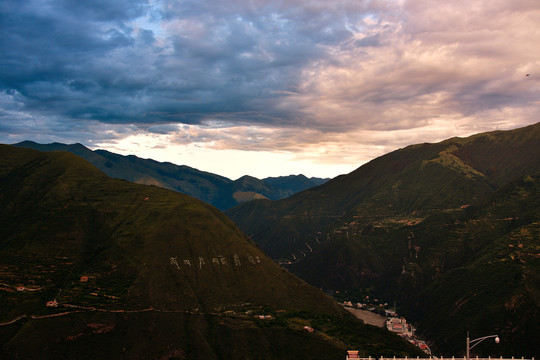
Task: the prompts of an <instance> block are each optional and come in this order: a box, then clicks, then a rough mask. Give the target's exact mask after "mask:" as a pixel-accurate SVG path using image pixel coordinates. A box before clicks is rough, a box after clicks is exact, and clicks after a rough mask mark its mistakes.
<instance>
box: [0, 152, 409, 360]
mask: <svg viewBox="0 0 540 360" xmlns="http://www.w3.org/2000/svg"><path fill="white" fill-rule="evenodd" d="M258 315H261V316H262V315H265V316H264V318H263V319H260V318H259V317H258ZM304 326H311V327H313V328H315V329H317V330H316V331H315V332H313V333H308V332H306V331H305V330H303V327H304ZM348 348H357V349H359V350H361V352H362V353H364V354H365V355H383V354H385V355H388V356H389V355H392V354H399V355H406V354H408V355H415V354H417V352H416V350H415V349H414V348H412V347H410V346H409V344H407V343H406V342H404V341H403V340H401V339H399V338H397V337H395V336H391V335H389V334H388V333H386V332H384V331H382V330H380V329H375V328H372V327H370V326H366V325H364V324H363V323H361V322H359V321H357V320H356V319H354V318H352V317H351V316H349V315H348V314H347V313H345V312H344V311H343V309H341V308H340V307H339V306H338V305H337V304H335V303H334V302H333V301H332V299H330V298H329V297H327V296H326V295H324V294H323V293H322V292H321V291H319V290H318V289H316V288H314V287H312V286H309V285H307V284H306V283H305V282H303V281H302V280H300V279H298V278H296V277H295V276H293V275H291V274H290V273H289V272H288V271H286V270H283V269H282V268H280V267H278V266H277V265H276V264H275V263H274V262H273V261H272V260H271V259H269V258H268V257H266V256H265V254H264V253H263V252H262V251H261V250H260V249H259V248H258V247H256V246H255V244H254V243H253V242H252V241H251V240H250V239H249V238H248V237H247V236H245V235H244V234H243V233H242V232H241V231H240V230H239V229H238V228H237V227H236V225H234V224H233V223H232V222H231V221H230V220H229V219H228V218H227V217H225V216H224V215H223V214H222V213H220V212H219V211H218V210H217V209H215V208H213V207H211V206H209V205H206V204H204V203H203V202H201V201H199V200H196V199H194V198H191V197H189V196H186V195H183V194H180V193H177V192H173V191H169V190H165V189H161V188H158V187H155V186H145V185H138V184H133V183H130V182H127V181H124V180H117V179H111V178H109V177H107V176H106V175H105V174H103V173H102V172H100V171H99V170H98V169H96V168H95V167H94V166H92V165H91V164H89V163H87V162H86V161H83V160H82V159H81V158H79V157H77V156H75V155H73V154H70V153H68V152H55V151H53V152H46V153H45V152H39V151H35V150H31V149H23V148H16V147H12V146H7V145H0V357H1V358H3V359H4V358H22V359H36V358H40V359H43V358H50V359H53V358H55V359H56V358H77V359H85V358H88V359H96V358H114V359H117V358H129V359H137V358H139V359H153V358H178V359H246V358H255V359H257V358H258V359H293V358H298V357H300V358H313V359H341V358H343V356H344V354H345V351H346V349H348Z"/></svg>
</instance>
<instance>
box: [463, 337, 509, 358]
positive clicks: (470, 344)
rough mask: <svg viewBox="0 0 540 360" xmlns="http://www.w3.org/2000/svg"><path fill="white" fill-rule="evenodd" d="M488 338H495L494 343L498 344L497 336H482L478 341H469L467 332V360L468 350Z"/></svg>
mask: <svg viewBox="0 0 540 360" xmlns="http://www.w3.org/2000/svg"><path fill="white" fill-rule="evenodd" d="M489 338H495V343H496V344H498V343H499V342H500V341H501V339H499V335H488V336H483V337H480V338H478V339H474V340H469V332H468V331H467V360H469V352H470V350H471V349H472V348H473V347H475V346H476V345H478V344H480V343H481V342H482V341H484V340H486V339H489Z"/></svg>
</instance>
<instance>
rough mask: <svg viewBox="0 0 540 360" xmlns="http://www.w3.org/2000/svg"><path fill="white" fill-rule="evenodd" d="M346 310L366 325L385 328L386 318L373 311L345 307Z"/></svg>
mask: <svg viewBox="0 0 540 360" xmlns="http://www.w3.org/2000/svg"><path fill="white" fill-rule="evenodd" d="M345 309H347V310H348V311H349V312H350V313H352V314H353V315H354V316H356V317H357V318H358V319H360V320H362V321H363V322H365V323H366V324H369V325H374V326H378V327H380V328H382V327H384V322H385V321H386V317H384V316H382V315H379V314H375V313H373V312H371V311H367V310H360V309H354V308H350V307H345Z"/></svg>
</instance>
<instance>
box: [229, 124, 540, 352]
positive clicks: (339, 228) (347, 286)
mask: <svg viewBox="0 0 540 360" xmlns="http://www.w3.org/2000/svg"><path fill="white" fill-rule="evenodd" d="M539 144H540V124H536V125H532V126H528V127H526V128H522V129H516V130H512V131H496V132H490V133H484V134H478V135H474V136H471V137H468V138H452V139H449V140H446V141H443V142H440V143H437V144H419V145H412V146H409V147H406V148H404V149H400V150H397V151H394V152H392V153H389V154H387V155H384V156H382V157H380V158H377V159H374V160H372V161H371V162H369V163H367V164H365V165H363V166H361V167H360V168H358V169H357V170H355V171H354V172H352V173H350V174H348V175H344V176H340V177H338V178H335V179H333V180H331V181H329V182H328V183H326V184H324V185H322V186H319V187H316V188H313V189H309V190H307V191H304V192H302V193H299V194H296V195H294V196H292V197H290V198H288V199H284V200H280V201H274V202H271V201H264V200H260V201H254V202H250V203H246V204H242V205H240V206H238V207H236V208H233V209H231V210H229V211H227V212H226V214H227V215H228V216H229V217H230V218H231V219H233V220H234V221H235V222H236V223H237V224H239V226H240V228H241V229H243V230H244V231H245V232H246V233H247V234H249V235H250V236H251V238H252V239H254V240H255V241H256V242H257V243H258V244H259V245H260V246H261V248H262V249H263V250H264V251H266V252H267V253H268V254H269V255H270V256H272V257H273V258H274V259H276V260H278V261H280V262H282V263H290V265H289V267H290V269H291V270H292V271H293V272H295V273H296V274H297V275H299V276H300V277H302V278H303V279H304V280H306V281H308V282H310V283H311V284H314V285H316V286H318V287H324V288H328V289H336V290H346V291H349V292H351V293H355V292H356V293H366V291H369V292H374V293H377V294H378V295H379V296H382V297H384V298H385V299H386V300H387V301H388V302H393V301H394V300H397V302H398V303H399V304H400V310H401V311H404V312H405V313H406V315H407V316H408V317H410V318H411V319H414V320H415V321H417V322H418V328H419V331H421V332H422V333H423V334H424V335H425V336H426V337H427V338H428V339H431V340H432V341H433V342H434V343H433V344H432V345H434V348H435V349H437V350H438V351H441V352H443V353H445V354H447V355H459V350H460V349H461V351H462V348H463V338H464V336H463V334H465V333H466V331H467V330H468V329H469V330H471V332H473V333H474V332H476V333H479V334H483V332H484V331H488V330H490V329H491V330H493V329H494V328H497V329H499V330H500V333H501V334H503V335H504V336H505V337H506V339H507V340H508V341H507V342H505V343H501V345H500V346H499V347H498V348H497V349H498V350H497V351H499V352H502V353H503V354H506V355H510V356H512V355H520V356H522V355H523V356H529V357H530V356H533V355H534V354H537V353H539V351H538V350H539V348H538V345H537V344H536V343H535V342H532V341H530V339H535V338H538V337H537V336H536V335H537V334H538V330H537V329H536V332H534V331H532V330H533V328H532V327H531V324H532V323H534V322H535V321H536V322H537V321H538V302H534V301H532V300H531V299H538V296H537V292H538V281H537V277H535V276H536V275H531V274H538V273H539V272H540V267H539V264H538V260H537V255H536V257H535V256H532V255H531V256H530V257H529V259H528V260H527V265H526V266H525V267H524V268H519V267H518V268H515V269H514V268H513V270H508V271H510V272H514V275H515V280H514V283H513V286H504V287H502V288H501V289H498V291H499V292H497V295H496V296H494V297H493V298H490V296H489V294H490V293H489V291H488V292H486V293H485V294H484V295H483V296H481V297H480V296H479V297H478V299H481V301H479V302H471V306H472V307H471V308H470V309H468V310H467V307H466V306H458V307H457V308H456V307H455V304H456V302H457V303H458V304H459V301H460V300H458V299H461V300H463V299H462V298H461V292H462V290H464V289H462V288H460V286H458V284H462V285H463V286H468V289H476V288H478V287H479V286H480V285H481V284H482V282H483V281H484V280H483V277H482V276H480V274H482V271H483V270H484V269H485V267H486V265H485V264H486V263H489V264H494V265H493V266H494V269H492V270H491V273H493V274H498V275H500V278H501V279H506V275H507V273H508V272H507V271H506V270H505V269H506V268H507V264H508V263H506V262H498V261H496V259H495V258H494V256H495V255H494V254H493V253H492V252H490V249H492V248H493V246H495V244H499V243H498V242H502V243H501V244H503V245H499V246H503V247H504V246H508V245H509V244H507V243H504V241H505V240H502V239H510V238H512V239H521V240H520V241H523V243H522V246H523V247H526V246H530V248H528V249H529V251H530V253H529V254H538V245H539V244H538V237H535V236H530V237H527V236H525V235H524V234H529V233H531V234H536V233H537V232H538V224H539V221H540V210H538V206H537V199H538V194H537V193H536V192H534V191H533V190H534V189H535V187H534V186H536V185H534V186H532V185H531V184H537V182H538V177H539V174H540V145H539ZM517 184H529V185H531V186H532V188H528V187H527V186H528V185H527V186H524V185H523V186H521V185H517ZM524 189H528V190H524ZM515 193H517V194H519V196H514V195H513V194H515ZM535 201H536V202H535ZM516 246H518V245H516ZM535 249H536V250H535ZM534 251H536V253H535V252H534ZM479 259H484V260H482V262H478V261H480V260H479ZM516 266H517V265H516ZM480 270H482V271H480ZM516 271H517V272H516ZM452 274H454V275H453V276H454V277H450V276H451V275H452ZM519 274H522V275H519ZM523 274H527V275H523ZM503 275H504V276H503ZM447 276H448V277H447ZM495 278H496V276H495V277H494V278H493V279H495ZM475 279H476V280H475ZM535 279H536V280H535ZM494 281H495V280H494ZM488 283H489V282H488V281H487V280H486V284H485V286H486V287H488V288H489V287H490V286H491V287H492V288H493V287H496V286H497V284H496V282H493V283H492V284H491V285H489V284H488ZM466 284H468V285H466ZM482 286H483V285H482ZM535 289H536V290H535ZM435 290H437V291H435ZM433 294H437V296H435V297H434V296H431V295H433ZM442 294H445V296H442ZM452 299H453V301H454V302H451V300H452ZM495 299H496V300H495ZM512 299H514V300H512ZM515 299H518V300H519V301H518V300H515ZM473 304H474V306H473ZM480 304H481V305H480ZM512 304H514V305H512ZM514 306H515V309H514ZM484 309H490V310H489V311H484ZM494 309H496V310H494ZM510 309H514V310H512V311H515V313H516V314H520V315H523V314H528V316H531V317H532V320H531V318H529V317H528V318H522V317H519V318H517V319H516V317H512V315H511V314H512V311H510ZM527 309H531V310H529V311H528V310H527ZM452 311H454V312H453V313H452ZM492 311H497V313H498V314H501V316H500V317H497V318H496V319H494V320H491V319H490V316H489V314H490V312H492ZM527 311H528V312H527ZM471 312H474V313H477V315H475V317H474V319H473V318H472V317H471V316H470V314H471ZM436 314H438V316H436ZM450 314H452V316H453V318H452V319H453V320H452V321H450V320H448V321H446V320H447V319H450ZM531 321H532V322H531ZM501 336H502V335H501ZM535 336H536V337H535ZM482 349H483V348H482V347H481V346H479V347H478V350H479V351H481V350H482ZM492 354H493V355H495V353H492Z"/></svg>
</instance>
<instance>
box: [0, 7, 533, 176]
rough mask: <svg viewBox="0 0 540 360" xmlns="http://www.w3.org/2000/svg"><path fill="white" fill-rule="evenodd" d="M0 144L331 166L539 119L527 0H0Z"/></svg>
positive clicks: (306, 170)
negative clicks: (27, 142) (64, 145)
mask: <svg viewBox="0 0 540 360" xmlns="http://www.w3.org/2000/svg"><path fill="white" fill-rule="evenodd" d="M0 49H1V51H0V143H5V144H12V143H17V142H20V141H23V140H33V141H36V142H39V143H51V142H62V143H68V144H71V143H77V142H79V143H82V144H84V145H85V146H87V147H89V148H91V149H106V150H109V151H112V152H116V153H119V154H124V155H127V154H134V155H137V156H139V157H142V158H153V159H155V160H158V161H169V162H172V163H175V164H179V165H188V166H192V167H195V168H197V169H200V170H204V171H209V172H212V173H216V174H220V175H223V176H226V177H228V178H231V179H237V178H239V177H240V176H242V175H251V176H255V177H258V178H265V177H268V176H280V175H289V174H300V173H302V174H305V175H306V176H316V177H334V176H336V175H339V174H344V173H349V172H351V171H353V170H354V169H356V168H358V167H359V166H361V165H362V164H364V163H366V162H368V161H370V160H372V159H374V158H376V157H378V156H380V155H383V154H386V153H388V152H391V151H393V150H396V149H398V148H402V147H405V146H407V145H411V144H416V143H423V142H438V141H441V140H444V139H447V138H450V137H453V136H461V137H464V136H469V135H472V134H475V133H479V132H484V131H492V130H509V129H514V128H518V127H522V126H526V125H529V124H534V123H537V122H538V121H540V120H539V119H540V116H539V115H540V1H538V0H506V1H504V0H453V1H443V0H441V1H434V0H433V1H431V0H424V1H421V0H333V1H327V0H286V1H285V0H283V1H280V0H273V1H265V0H227V1H222V0H115V1H110V0H94V1H79V0H2V2H1V3H0Z"/></svg>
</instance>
